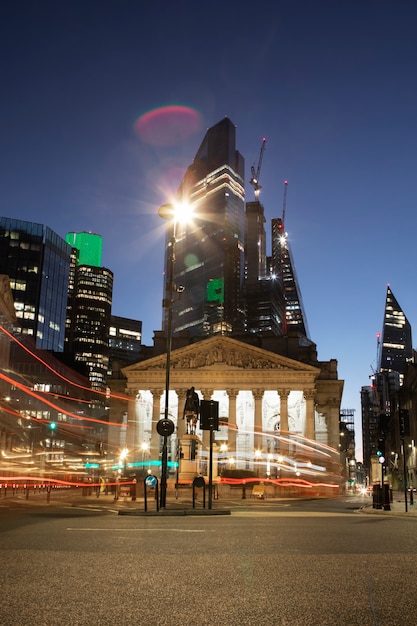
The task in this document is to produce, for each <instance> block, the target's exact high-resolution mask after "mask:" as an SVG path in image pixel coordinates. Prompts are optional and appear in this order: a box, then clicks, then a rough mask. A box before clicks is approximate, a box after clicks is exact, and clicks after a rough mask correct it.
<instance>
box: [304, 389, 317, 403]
mask: <svg viewBox="0 0 417 626" xmlns="http://www.w3.org/2000/svg"><path fill="white" fill-rule="evenodd" d="M303 394H304V398H305V399H306V400H314V398H315V397H316V390H315V389H304V391H303Z"/></svg>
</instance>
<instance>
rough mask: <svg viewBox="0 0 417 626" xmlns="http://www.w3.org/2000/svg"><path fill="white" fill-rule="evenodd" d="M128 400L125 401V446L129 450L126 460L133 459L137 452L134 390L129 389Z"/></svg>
mask: <svg viewBox="0 0 417 626" xmlns="http://www.w3.org/2000/svg"><path fill="white" fill-rule="evenodd" d="M128 393H129V400H128V403H127V431H126V448H127V449H128V450H129V454H128V457H127V459H128V462H129V461H130V462H132V461H134V457H135V456H137V454H138V441H137V440H138V424H137V420H136V391H134V390H133V389H129V391H128Z"/></svg>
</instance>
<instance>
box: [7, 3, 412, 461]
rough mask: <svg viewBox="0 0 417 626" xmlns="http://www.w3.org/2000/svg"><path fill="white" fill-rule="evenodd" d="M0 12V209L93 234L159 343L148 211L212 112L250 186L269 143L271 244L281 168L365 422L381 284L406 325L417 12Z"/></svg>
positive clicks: (311, 320)
mask: <svg viewBox="0 0 417 626" xmlns="http://www.w3.org/2000/svg"><path fill="white" fill-rule="evenodd" d="M0 17H1V20H0V23H1V36H0V50H1V64H0V78H1V97H0V110H1V117H0V124H1V143H0V159H1V163H0V172H1V185H0V215H2V216H5V217H13V218H16V219H23V220H28V221H33V222H39V223H42V224H45V225H47V226H49V227H51V228H52V229H53V230H54V231H55V232H56V233H58V234H59V235H61V236H62V237H64V236H65V234H66V233H67V232H69V231H93V232H96V233H99V234H101V235H102V236H103V264H104V265H105V266H106V267H108V268H109V269H111V270H112V271H113V272H114V275H115V286H114V299H113V313H114V314H115V315H121V316H126V317H133V318H136V319H141V320H142V321H143V341H144V343H146V344H148V345H151V344H152V336H153V331H154V330H158V329H160V327H161V317H162V309H161V303H162V285H163V278H162V271H163V259H164V228H165V225H164V223H163V222H162V220H161V218H159V217H158V215H157V210H158V207H159V206H160V205H161V204H163V203H165V202H167V201H168V200H169V199H170V198H171V197H172V195H173V194H174V193H175V191H176V190H177V187H178V184H179V183H180V181H181V178H182V175H183V173H184V171H185V169H186V167H187V166H188V165H189V164H190V163H191V161H192V159H193V157H194V155H195V153H196V151H197V149H198V147H199V145H200V143H201V140H202V139H203V136H204V133H205V131H206V129H207V128H208V127H210V126H212V125H214V124H216V123H217V122H218V121H220V120H221V119H222V118H223V117H224V116H228V117H229V118H230V119H231V120H232V122H234V124H236V126H237V148H238V150H239V151H240V152H241V153H242V154H243V156H244V157H245V160H246V178H247V181H249V177H250V168H251V165H254V164H255V165H256V164H257V160H258V157H259V151H260V148H261V143H262V138H263V137H266V139H267V144H266V150H265V153H264V158H263V164H262V170H261V184H262V186H263V189H262V192H261V196H260V199H261V201H262V203H263V204H264V207H265V215H266V218H267V223H266V228H267V233H268V253H270V245H271V242H270V220H271V218H273V217H281V214H282V202H283V181H284V180H285V179H287V180H288V182H289V184H288V197H287V208H286V221H285V225H286V230H287V231H288V233H289V240H290V245H291V248H292V254H293V258H294V262H295V266H296V272H297V276H298V279H299V283H300V286H301V292H302V296H303V301H304V307H305V310H306V314H307V320H308V325H309V328H310V335H311V338H312V339H313V341H314V342H315V343H317V349H318V357H319V359H320V360H328V359H330V358H335V359H337V360H338V363H339V366H338V367H339V377H340V378H342V379H344V380H345V391H344V395H343V401H342V407H343V408H353V409H355V410H356V422H357V424H358V425H359V423H360V388H361V386H362V385H367V384H369V376H370V375H371V374H372V372H373V369H374V368H375V367H376V353H377V344H376V334H377V332H378V331H380V330H381V327H382V321H383V312H384V304H385V293H386V285H387V284H388V283H389V284H390V285H391V288H392V290H393V293H394V295H395V297H396V298H397V300H398V301H399V304H400V305H401V306H402V308H403V310H404V312H405V314H406V316H407V317H408V319H409V321H410V323H411V324H412V326H413V327H416V328H417V287H416V281H415V248H416V244H415V240H416V226H417V218H416V210H415V208H416V199H417V191H416V182H415V181H416V148H417V124H416V118H417V116H416V113H417V82H416V77H417V72H416V61H417V37H416V27H417V5H416V4H415V3H414V2H413V1H412V0H406V1H405V0H395V1H385V0H375V1H367V0H350V1H344V0H331V1H320V0H317V1H316V0H304V1H301V0H300V1H299V0H288V1H282V0H276V1H274V2H272V1H271V0H265V1H264V0H260V1H258V2H246V1H242V0H239V1H234V0H230V1H227V0H226V1H224V0H223V1H222V2H219V1H217V0H214V1H213V2H210V3H204V4H199V3H195V2H191V1H188V0H183V1H181V0H180V1H178V2H174V1H168V0H162V1H154V2H148V3H145V2H141V1H138V0H136V1H131V0H122V1H120V0H119V1H118V2H116V1H114V2H110V1H106V0H82V1H78V0H72V1H65V0H59V1H56V0H55V1H53V2H51V1H48V0H45V1H42V0H32V1H23V0H22V1H20V0H12V1H7V0H4V1H3V2H2V3H1V7H0ZM167 107H168V108H167ZM246 193H247V198H248V199H249V200H253V190H252V188H251V187H250V185H249V184H247V188H246ZM360 438H361V434H360V430H358V431H357V452H358V458H361V445H360Z"/></svg>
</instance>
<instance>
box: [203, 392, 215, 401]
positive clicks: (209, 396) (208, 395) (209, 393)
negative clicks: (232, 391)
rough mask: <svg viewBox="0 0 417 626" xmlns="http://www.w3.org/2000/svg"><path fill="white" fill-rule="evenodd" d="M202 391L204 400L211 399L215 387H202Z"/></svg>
mask: <svg viewBox="0 0 417 626" xmlns="http://www.w3.org/2000/svg"><path fill="white" fill-rule="evenodd" d="M200 391H201V393H202V394H203V398H204V400H211V396H212V395H213V393H214V389H200Z"/></svg>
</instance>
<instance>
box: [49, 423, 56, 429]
mask: <svg viewBox="0 0 417 626" xmlns="http://www.w3.org/2000/svg"><path fill="white" fill-rule="evenodd" d="M49 428H50V430H56V424H55V422H51V423H50V424H49Z"/></svg>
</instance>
